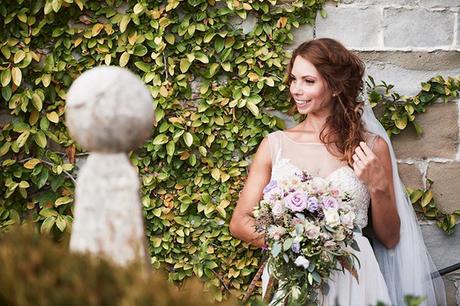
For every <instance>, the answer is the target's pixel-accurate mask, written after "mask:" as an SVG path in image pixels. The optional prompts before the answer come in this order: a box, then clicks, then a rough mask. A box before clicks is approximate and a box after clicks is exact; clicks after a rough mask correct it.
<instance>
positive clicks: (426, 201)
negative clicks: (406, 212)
mask: <svg viewBox="0 0 460 306" xmlns="http://www.w3.org/2000/svg"><path fill="white" fill-rule="evenodd" d="M431 199H433V193H432V192H431V190H428V191H427V193H425V195H424V196H423V200H422V204H421V205H422V207H425V206H427V205H428V204H429V203H430V202H431Z"/></svg>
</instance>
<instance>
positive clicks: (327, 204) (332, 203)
mask: <svg viewBox="0 0 460 306" xmlns="http://www.w3.org/2000/svg"><path fill="white" fill-rule="evenodd" d="M321 203H322V204H323V207H324V208H326V209H337V208H339V203H338V202H337V200H336V199H335V198H333V197H325V198H323V199H322V200H321Z"/></svg>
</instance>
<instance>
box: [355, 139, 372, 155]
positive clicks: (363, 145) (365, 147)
mask: <svg viewBox="0 0 460 306" xmlns="http://www.w3.org/2000/svg"><path fill="white" fill-rule="evenodd" d="M359 147H360V148H361V150H362V151H363V152H364V154H366V156H367V157H369V158H373V157H375V154H374V152H372V150H371V148H369V146H368V145H367V143H365V142H364V141H361V142H360V143H359Z"/></svg>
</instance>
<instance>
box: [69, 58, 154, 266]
mask: <svg viewBox="0 0 460 306" xmlns="http://www.w3.org/2000/svg"><path fill="white" fill-rule="evenodd" d="M66 123H67V127H68V129H69V133H70V135H71V136H72V137H73V138H74V139H75V140H76V141H77V142H78V143H79V144H80V145H81V146H82V147H83V148H85V149H86V150H88V151H91V154H90V155H89V157H88V159H87V160H86V163H85V164H84V166H83V167H82V169H81V170H80V173H79V175H78V179H77V186H76V189H75V210H74V223H73V226H72V235H71V240H70V248H71V250H74V251H80V252H89V253H92V254H97V255H103V256H105V257H107V258H109V259H111V260H112V261H114V262H115V263H118V264H122V265H124V264H128V263H129V262H131V261H133V260H135V259H141V261H143V262H144V263H145V265H146V266H149V260H148V253H147V247H146V239H145V232H144V223H143V216H142V206H141V202H140V196H139V187H140V184H139V178H138V174H137V171H136V170H135V168H134V167H133V166H132V165H131V163H130V162H129V158H128V155H127V154H126V153H127V152H129V151H131V150H134V149H136V148H137V147H138V146H140V145H142V144H143V143H144V141H145V140H146V139H148V138H149V136H150V135H151V132H152V127H153V125H154V124H155V119H154V107H153V103H152V97H151V94H150V92H149V91H148V89H147V88H146V87H145V85H144V83H143V82H142V81H141V80H140V79H139V78H138V77H137V76H135V75H134V74H133V73H131V72H130V71H128V70H127V69H123V68H120V67H110V66H100V67H97V68H93V69H91V70H89V71H87V72H85V73H83V74H82V75H81V76H80V77H79V78H77V79H76V80H75V81H74V83H73V84H72V86H71V87H70V89H69V92H68V95H67V105H66Z"/></svg>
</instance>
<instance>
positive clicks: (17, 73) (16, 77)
mask: <svg viewBox="0 0 460 306" xmlns="http://www.w3.org/2000/svg"><path fill="white" fill-rule="evenodd" d="M11 75H12V77H13V83H14V84H15V85H16V86H19V85H21V81H22V72H21V69H19V68H18V67H13V69H11Z"/></svg>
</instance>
